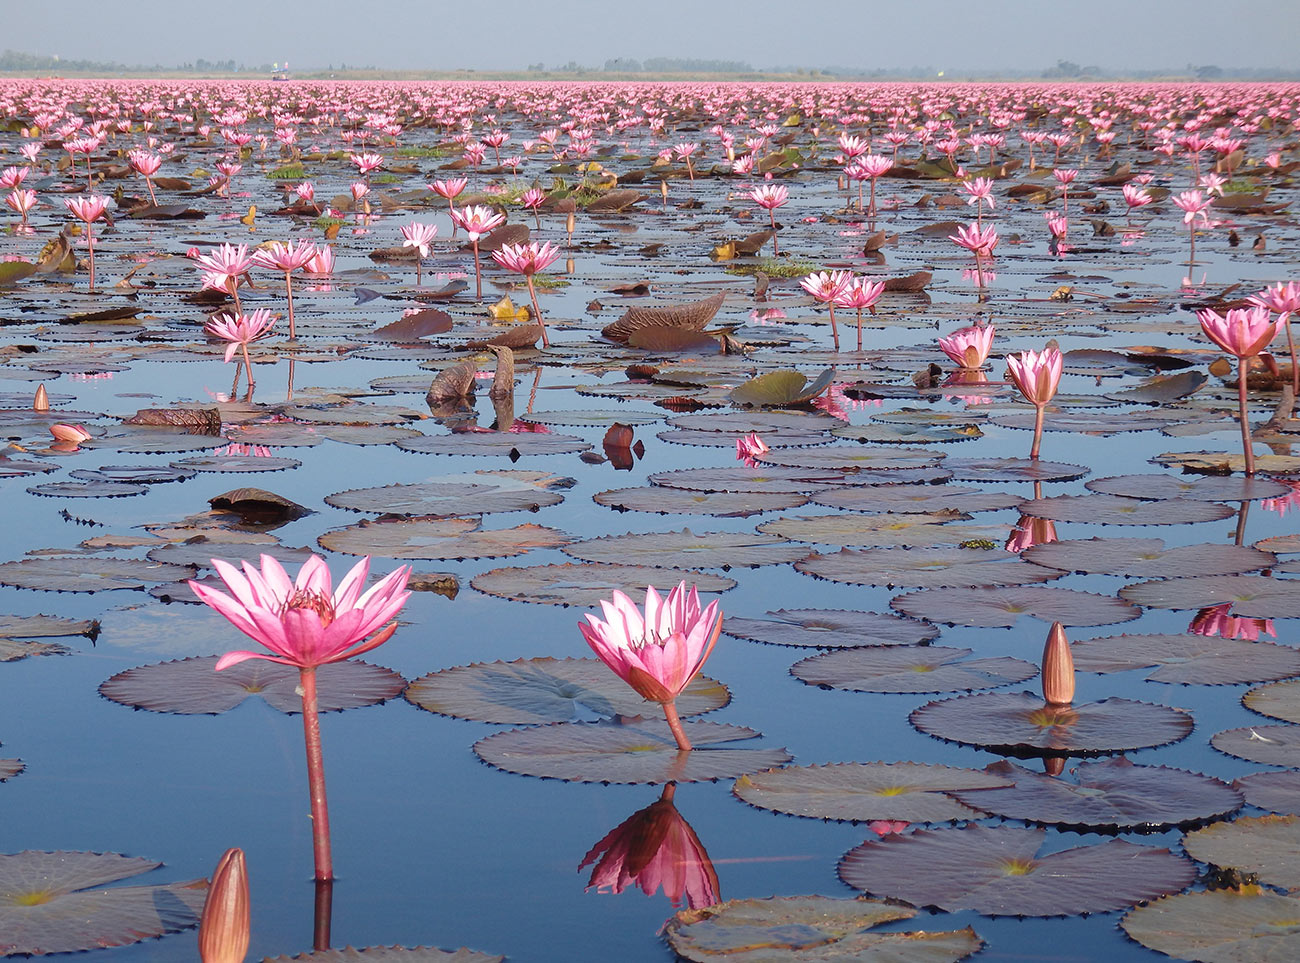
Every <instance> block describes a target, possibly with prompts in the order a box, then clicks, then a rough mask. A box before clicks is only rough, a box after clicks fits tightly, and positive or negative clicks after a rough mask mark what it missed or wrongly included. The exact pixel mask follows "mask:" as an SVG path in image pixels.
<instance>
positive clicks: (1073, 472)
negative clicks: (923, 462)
mask: <svg viewBox="0 0 1300 963" xmlns="http://www.w3.org/2000/svg"><path fill="white" fill-rule="evenodd" d="M944 467H945V468H947V469H948V470H949V471H950V472H951V473H952V477H953V478H955V479H956V480H957V481H970V482H1016V481H1044V482H1048V481H1073V480H1074V479H1076V478H1082V477H1083V476H1084V475H1087V474H1088V473H1089V472H1090V471H1091V469H1089V468H1087V467H1085V466H1083V465H1067V464H1064V463H1062V462H1055V461H1037V460H1035V459H1032V458H949V459H947V460H946V461H945V462H944Z"/></svg>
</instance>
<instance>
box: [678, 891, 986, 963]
mask: <svg viewBox="0 0 1300 963" xmlns="http://www.w3.org/2000/svg"><path fill="white" fill-rule="evenodd" d="M915 915H916V911H915V910H911V909H905V908H902V907H898V906H889V905H886V904H885V903H878V902H875V901H874V900H862V899H856V900H843V899H831V898H830V897H828V896H785V897H771V898H769V899H745V900H731V901H729V902H726V903H718V904H716V905H714V906H706V907H703V908H701V909H693V910H681V911H680V912H678V913H677V915H676V916H674V917H673V918H672V919H670V920H669V921H668V922H667V923H666V924H665V926H664V939H666V940H667V941H668V945H669V946H671V947H672V948H673V952H675V953H676V954H677V955H678V956H680V957H682V958H683V959H687V960H692V961H694V963H715V961H718V960H727V961H729V963H830V961H844V963H848V961H851V960H879V961H881V963H885V961H889V963H956V961H957V960H963V959H965V958H966V957H967V956H970V955H971V954H972V953H975V952H978V951H979V950H980V948H981V947H983V946H984V941H983V940H981V939H980V938H979V937H978V936H977V935H975V931H974V930H973V929H971V928H970V927H966V928H965V929H962V930H951V931H948V932H912V933H898V932H888V933H872V932H869V930H870V928H871V927H873V926H878V925H880V924H881V923H889V922H893V921H895V920H904V919H911V918H912V917H913V916H915Z"/></svg>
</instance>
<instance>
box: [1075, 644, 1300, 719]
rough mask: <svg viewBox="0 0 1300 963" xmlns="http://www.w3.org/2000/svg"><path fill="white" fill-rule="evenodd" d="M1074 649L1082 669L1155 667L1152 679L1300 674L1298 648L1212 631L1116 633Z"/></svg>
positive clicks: (1225, 681)
mask: <svg viewBox="0 0 1300 963" xmlns="http://www.w3.org/2000/svg"><path fill="white" fill-rule="evenodd" d="M1070 651H1071V654H1072V655H1073V656H1074V667H1075V668H1076V669H1078V670H1080V671H1081V672H1101V673H1106V672H1125V671H1128V670H1130V669H1147V668H1154V671H1153V672H1150V673H1148V674H1147V679H1149V680H1150V681H1152V682H1169V683H1174V684H1179V685H1238V684H1240V683H1243V682H1268V681H1270V680H1273V679H1287V678H1290V677H1291V676H1293V675H1300V651H1297V650H1296V649H1293V648H1290V647H1289V646H1285V645H1274V644H1272V643H1270V642H1249V641H1246V640H1245V639H1231V638H1222V637H1219V636H1212V635H1112V636H1109V637H1107V638H1104V639H1088V640H1087V641H1084V642H1075V643H1074V644H1073V645H1072V646H1070ZM1254 691H1260V690H1254ZM1269 714H1271V713H1265V715H1269ZM1288 721H1290V722H1298V721H1300V717H1297V718H1296V719H1290V720H1288Z"/></svg>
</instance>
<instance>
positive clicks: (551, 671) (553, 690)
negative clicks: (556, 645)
mask: <svg viewBox="0 0 1300 963" xmlns="http://www.w3.org/2000/svg"><path fill="white" fill-rule="evenodd" d="M406 698H407V699H409V700H410V701H411V702H413V703H415V704H416V705H417V706H419V707H420V708H422V709H428V710H429V711H430V712H437V713H440V714H441V715H447V716H455V717H456V718H458V719H473V720H475V721H477V722H495V723H501V724H504V725H516V726H517V725H533V724H535V723H545V722H568V721H570V720H572V719H574V717H575V716H576V715H577V714H578V712H579V709H586V710H587V711H589V712H595V713H597V714H599V715H602V716H616V715H621V716H632V715H647V716H649V715H653V713H655V712H658V711H659V707H658V705H657V704H656V703H652V702H648V701H646V700H645V699H643V698H641V697H640V696H639V695H637V693H636V692H635V691H634V690H633V689H632V688H631V687H630V686H629V685H628V684H627V683H625V682H624V681H623V680H622V679H620V678H618V676H616V675H614V673H613V672H611V671H610V670H609V667H608V666H606V665H605V664H604V663H603V662H601V661H600V660H599V659H552V658H548V657H542V658H537V659H517V660H515V661H514V662H477V663H475V664H473V665H459V666H455V667H454V668H451V669H443V670H442V671H441V672H431V673H429V674H428V675H426V676H423V677H421V678H419V679H416V680H415V681H414V682H412V683H411V684H410V686H409V687H407V690H406ZM730 698H731V696H730V694H729V693H728V692H727V687H726V686H724V685H722V684H721V683H720V682H717V681H715V680H713V679H710V678H707V677H706V676H702V675H697V676H696V677H695V678H694V679H692V680H691V682H690V684H689V685H687V687H686V689H685V690H684V691H683V692H682V694H681V695H680V696H678V698H677V711H678V712H679V713H680V714H681V715H682V716H690V715H698V714H700V713H702V712H711V711H712V710H714V709H720V708H722V707H723V706H725V705H726V704H727V702H728V701H729V700H730Z"/></svg>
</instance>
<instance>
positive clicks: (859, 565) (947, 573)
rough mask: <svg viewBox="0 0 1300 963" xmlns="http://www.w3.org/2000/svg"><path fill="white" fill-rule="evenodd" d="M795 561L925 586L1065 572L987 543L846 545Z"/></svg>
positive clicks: (820, 574)
mask: <svg viewBox="0 0 1300 963" xmlns="http://www.w3.org/2000/svg"><path fill="white" fill-rule="evenodd" d="M868 517H871V516H868ZM794 567H795V569H796V570H797V571H799V572H802V573H804V574H805V575H812V576H814V577H816V578H821V579H826V580H827V581H830V582H847V583H848V584H850V585H885V586H891V587H892V586H896V585H909V586H920V587H922V588H940V587H947V586H969V585H985V586H1006V585H1014V586H1020V585H1028V584H1030V583H1033V582H1049V581H1051V580H1052V579H1054V578H1060V577H1061V574H1062V573H1059V572H1055V571H1053V570H1052V569H1046V568H1043V567H1042V566H1037V565H1029V564H1028V563H1026V562H1023V561H1021V560H1020V557H1019V556H1018V555H1013V554H1008V553H1007V552H1003V551H1001V550H1000V549H983V548H869V549H851V548H845V549H841V550H840V551H839V552H836V553H835V554H833V555H809V556H808V557H807V558H806V559H803V560H802V561H799V562H796V563H795V566H794Z"/></svg>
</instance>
